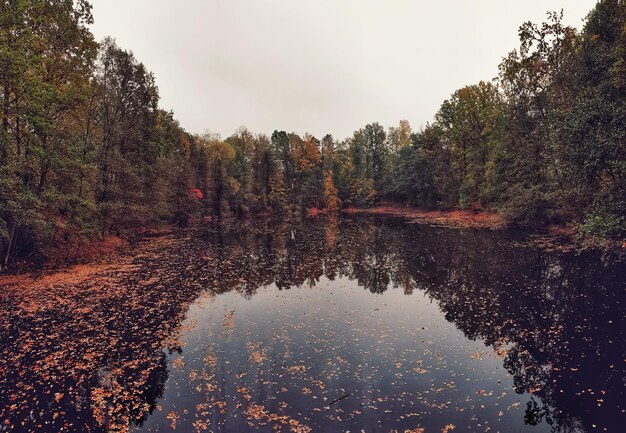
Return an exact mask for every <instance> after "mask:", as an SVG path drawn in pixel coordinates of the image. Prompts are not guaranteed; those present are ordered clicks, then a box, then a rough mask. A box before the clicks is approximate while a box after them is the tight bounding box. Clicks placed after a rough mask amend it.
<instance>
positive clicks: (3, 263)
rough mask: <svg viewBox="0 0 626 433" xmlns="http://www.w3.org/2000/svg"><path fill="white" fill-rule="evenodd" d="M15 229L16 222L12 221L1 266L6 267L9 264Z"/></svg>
mask: <svg viewBox="0 0 626 433" xmlns="http://www.w3.org/2000/svg"><path fill="white" fill-rule="evenodd" d="M16 229H17V224H16V223H15V222H14V221H12V222H11V235H10V236H9V245H7V250H6V253H5V254H4V259H3V260H2V267H3V268H6V267H8V266H9V259H10V258H11V249H12V246H13V244H14V243H15V231H16Z"/></svg>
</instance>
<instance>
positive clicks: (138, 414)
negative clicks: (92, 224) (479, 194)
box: [0, 216, 626, 433]
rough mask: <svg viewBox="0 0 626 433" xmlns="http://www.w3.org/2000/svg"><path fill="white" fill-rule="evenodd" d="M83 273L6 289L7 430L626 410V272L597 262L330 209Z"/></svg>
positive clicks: (491, 236)
mask: <svg viewBox="0 0 626 433" xmlns="http://www.w3.org/2000/svg"><path fill="white" fill-rule="evenodd" d="M81 269H82V268H81ZM82 272H84V275H82V274H81V272H73V273H68V274H65V275H62V276H60V277H57V276H42V277H40V278H35V279H33V280H29V283H28V284H27V285H25V284H24V283H20V284H17V283H6V282H5V283H4V284H3V285H2V284H1V283H0V301H1V302H2V303H1V306H0V350H2V353H3V354H4V356H3V357H2V358H0V432H22V431H24V432H40V431H41V432H48V431H49V432H107V431H131V432H171V431H174V432H196V431H197V432H214V433H216V432H257V431H258V432H294V433H299V432H348V431H349V432H352V433H359V432H396V431H397V432H407V431H408V432H425V433H430V432H433V433H434V432H437V433H440V432H446V433H447V432H451V431H460V432H489V431H490V432H502V433H505V432H534V433H543V432H596V431H598V432H601V431H621V427H622V425H623V423H624V422H625V421H626V419H625V414H624V409H625V407H624V395H623V389H624V385H625V375H624V362H625V359H626V350H625V345H624V321H623V319H624V317H623V316H624V299H625V296H624V292H625V289H626V264H624V263H619V262H615V261H614V260H611V259H609V258H603V257H602V256H601V255H600V254H595V253H584V254H574V253H554V252H545V251H542V250H540V249H538V248H536V247H534V246H533V245H532V243H531V242H530V241H529V238H528V237H527V236H525V235H522V234H519V233H515V232H505V231H493V232H492V231H487V230H478V229H458V228H446V227H435V226H430V225H426V224H417V223H411V222H409V221H406V220H404V219H401V218H394V217H372V216H354V217H341V218H326V217H323V218H322V217H320V218H314V219H307V220H304V221H302V222H299V223H298V224H288V223H270V222H267V221H260V222H257V221H252V222H250V223H248V224H237V225H234V226H229V227H221V226H217V225H216V226H210V227H206V228H203V229H202V230H198V231H197V232H193V233H189V232H187V233H184V234H177V235H169V236H163V237H161V238H153V239H147V240H144V241H142V242H140V243H139V244H138V245H135V246H134V247H133V248H132V249H131V250H130V252H129V253H128V254H127V255H125V256H124V257H123V258H121V259H119V260H116V261H112V262H109V263H105V264H103V265H102V266H99V267H97V268H94V269H86V270H83V271H82ZM0 281H2V280H0Z"/></svg>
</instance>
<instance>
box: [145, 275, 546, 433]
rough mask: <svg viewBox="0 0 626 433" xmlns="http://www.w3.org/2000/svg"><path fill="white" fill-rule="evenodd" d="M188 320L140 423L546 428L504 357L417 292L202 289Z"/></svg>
mask: <svg viewBox="0 0 626 433" xmlns="http://www.w3.org/2000/svg"><path fill="white" fill-rule="evenodd" d="M185 324H186V325H187V326H188V327H189V328H188V330H187V331H185V332H184V334H183V336H182V338H181V339H182V341H183V344H184V345H183V348H182V356H179V355H177V354H176V355H173V356H171V357H170V365H169V371H170V378H169V380H168V382H167V384H166V390H165V393H164V396H163V398H162V399H161V400H160V401H159V402H158V403H157V404H159V405H160V406H161V411H156V412H154V413H153V414H152V415H151V416H150V417H149V418H148V419H147V421H146V423H145V424H144V426H143V428H142V429H141V431H164V430H168V429H169V428H170V425H171V423H172V420H175V421H176V425H177V430H181V431H192V430H193V429H194V424H193V423H194V422H195V427H197V428H200V430H203V429H204V428H205V427H206V429H207V431H209V430H213V431H229V432H230V431H273V429H272V426H274V425H282V424H281V422H284V423H289V422H290V421H291V420H296V421H297V422H298V424H295V425H289V424H287V425H283V429H284V431H290V429H291V428H293V429H294V430H293V431H298V430H297V429H298V428H303V430H302V431H307V430H306V428H304V427H302V426H308V427H311V428H312V429H313V431H356V432H360V431H361V430H364V431H366V432H373V431H392V430H393V429H397V430H399V431H405V430H407V429H416V428H418V427H422V428H425V429H426V432H429V431H432V432H441V431H442V430H444V429H445V428H446V426H448V428H450V425H451V424H452V425H454V426H456V428H457V429H458V430H459V431H476V432H483V431H494V432H496V431H501V432H518V431H519V432H521V431H533V432H543V431H549V426H547V425H546V424H540V425H539V426H536V427H531V426H525V425H524V415H523V414H524V410H525V407H526V403H527V401H528V400H529V399H530V396H529V395H528V394H526V395H518V394H516V393H515V391H514V390H513V388H512V384H513V381H512V378H511V377H510V376H509V375H508V374H507V372H506V370H505V369H504V368H503V366H502V359H501V358H500V357H498V356H497V355H496V354H495V352H494V350H493V349H492V348H487V347H485V345H484V344H483V343H482V342H481V341H471V340H468V339H467V338H466V337H465V336H464V334H463V332H461V331H460V330H459V329H457V328H456V327H455V325H454V324H452V323H450V322H448V321H446V320H445V318H444V316H443V315H442V313H441V311H440V310H439V307H438V305H437V303H436V302H434V301H432V300H431V299H430V298H429V297H428V296H426V295H425V294H424V292H421V291H416V292H415V293H413V294H412V295H405V294H404V293H403V291H402V290H401V289H390V290H388V291H386V292H385V293H384V294H382V295H381V294H372V293H370V292H368V291H364V290H363V289H362V288H360V287H358V285H357V284H356V282H355V281H353V280H349V279H347V278H340V279H337V280H335V281H329V280H328V279H326V278H325V277H323V278H322V279H321V280H320V282H319V283H317V284H316V285H315V286H314V287H298V288H293V289H290V290H283V291H279V290H278V289H277V288H276V287H275V286H274V285H270V286H267V287H265V288H262V289H259V290H258V291H257V292H256V293H255V294H254V295H253V296H252V297H251V298H250V299H245V298H244V297H243V296H242V295H241V294H240V293H236V292H229V293H226V294H222V295H217V296H215V297H201V298H200V300H199V301H197V302H196V303H195V304H193V305H192V306H191V308H190V310H189V313H188V315H187V319H186V323H185ZM209 348H210V349H209ZM207 349H209V350H207ZM208 354H209V355H210V354H213V355H214V356H215V360H216V369H215V371H213V369H212V368H211V366H210V365H207V355H208ZM209 364H210V362H209ZM203 372H204V374H203ZM212 373H215V375H214V376H213V375H212ZM207 384H208V385H207ZM207 389H209V390H210V391H208V390H207ZM348 394H350V395H349V396H347V397H345V398H344V399H342V400H341V401H339V402H337V403H335V404H333V405H332V406H331V407H328V406H327V405H328V404H329V403H331V402H333V401H334V400H336V399H339V398H341V397H344V396H346V395H348ZM248 399H249V401H248ZM222 402H225V403H226V405H225V406H223V409H222V410H221V411H220V405H223V403H222ZM206 403H209V405H210V406H211V407H208V406H202V405H203V404H206ZM198 405H200V406H198ZM254 405H263V409H262V410H261V412H253V411H250V407H253V408H255V406H254ZM185 411H187V412H185ZM202 412H204V414H203V413H202ZM220 412H223V413H220ZM172 413H174V415H172ZM259 413H261V415H260V416H259ZM272 414H275V415H278V416H284V418H281V419H279V420H277V421H272V420H271V416H272ZM168 415H169V419H168ZM255 417H258V418H259V419H254V418H255Z"/></svg>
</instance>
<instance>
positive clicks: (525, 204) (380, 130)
mask: <svg viewBox="0 0 626 433" xmlns="http://www.w3.org/2000/svg"><path fill="white" fill-rule="evenodd" d="M562 17H563V13H562V12H550V13H548V14H547V18H546V22H544V23H541V24H535V23H531V22H527V23H523V24H522V25H521V27H520V28H519V38H520V45H519V47H518V48H517V49H515V50H513V51H511V52H510V53H508V54H506V53H504V54H505V56H504V57H503V59H502V62H501V64H500V65H499V67H498V70H499V73H498V76H497V77H495V78H494V79H492V80H488V79H487V78H488V77H485V78H486V80H485V81H481V82H480V83H476V84H472V85H468V86H466V87H463V88H461V89H458V90H456V91H455V92H454V93H453V94H452V95H451V96H450V97H449V98H448V99H447V100H446V101H444V102H443V103H442V104H441V107H440V109H439V111H438V112H437V113H434V118H433V119H432V121H431V122H430V123H428V124H427V125H426V126H425V127H423V128H421V129H419V130H413V129H412V127H411V125H410V123H409V121H407V120H402V121H400V122H399V124H398V125H397V126H393V127H390V128H385V127H384V126H383V125H380V124H379V123H378V122H373V123H371V124H368V125H365V126H364V127H362V128H360V129H357V130H356V131H355V132H354V134H353V135H352V136H351V137H348V138H345V139H340V138H336V137H333V136H332V135H330V134H329V135H325V136H323V137H314V136H312V135H310V134H304V135H300V134H298V133H295V132H287V131H283V130H275V131H274V132H272V133H271V135H266V134H264V133H255V132H252V131H249V130H248V129H246V128H245V127H242V128H240V129H238V130H237V131H235V132H234V133H233V134H232V135H231V136H229V137H226V138H222V137H219V136H217V135H215V134H211V133H205V134H201V135H198V134H191V133H189V132H187V131H185V130H184V128H182V127H181V125H180V124H179V123H178V121H177V120H176V118H175V116H174V113H172V112H171V111H167V110H166V109H163V108H162V107H160V106H159V90H158V88H157V86H156V84H155V78H154V76H153V74H152V73H151V72H150V71H149V69H148V67H147V66H145V65H144V64H143V63H141V62H140V60H138V59H137V58H135V56H134V55H133V53H132V52H131V51H129V50H127V49H124V48H122V47H119V46H118V45H117V44H116V42H115V40H114V39H111V38H107V39H105V40H104V41H102V42H98V41H96V40H95V38H94V36H93V34H92V33H91V31H90V30H89V26H90V25H91V24H92V23H93V16H92V9H91V5H90V4H89V2H88V1H86V0H77V1H72V0H3V1H0V112H1V116H0V117H1V120H0V122H1V126H0V254H1V255H0V267H3V268H5V267H11V266H14V265H15V264H16V263H18V262H19V261H20V260H32V259H33V258H36V257H45V254H46V253H45V251H46V248H47V247H49V246H51V245H57V246H58V245H60V244H68V245H72V244H74V243H77V242H82V241H85V240H97V239H103V238H105V237H106V236H107V235H109V234H115V235H123V234H124V233H126V232H128V231H131V230H134V229H136V228H138V227H145V226H148V225H157V224H162V223H174V224H177V225H179V226H183V227H184V226H188V225H192V224H196V223H198V222H201V221H205V220H207V219H223V218H231V217H237V218H242V217H245V216H255V215H257V216H264V217H268V216H272V215H273V216H276V215H281V216H289V217H299V216H301V215H305V214H306V213H307V212H308V210H309V209H311V208H317V209H326V210H327V211H328V212H337V211H340V210H341V209H342V208H346V207H369V206H373V205H376V204H377V203H380V202H387V203H395V204H398V205H409V206H415V207H418V208H422V209H476V210H478V209H484V210H489V211H493V212H497V213H498V214H500V215H502V217H503V218H504V219H505V220H506V221H507V223H508V224H509V225H510V226H518V227H535V226H542V225H546V224H560V225H567V226H571V227H575V228H576V231H577V232H578V234H579V235H580V236H583V237H590V238H597V239H623V237H624V234H625V233H626V188H625V186H626V185H625V182H626V1H624V0H601V1H599V2H598V3H597V5H596V7H595V8H594V9H593V10H592V11H591V12H590V14H589V15H588V16H587V17H586V19H585V21H584V25H583V26H582V29H581V30H577V29H575V28H572V27H569V26H565V25H564V24H563V23H562ZM408 55H418V53H412V54H408ZM208 103H211V102H210V101H208ZM293 103H294V104H298V101H297V100H294V101H293ZM410 114H411V113H407V116H410ZM206 122H207V128H209V129H210V127H211V119H207V120H206ZM277 126H278V125H277ZM356 126H357V125H355V127H356Z"/></svg>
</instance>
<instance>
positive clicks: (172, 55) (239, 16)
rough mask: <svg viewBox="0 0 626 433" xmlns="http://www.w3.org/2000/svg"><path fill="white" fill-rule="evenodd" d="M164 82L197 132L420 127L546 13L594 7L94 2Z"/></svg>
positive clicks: (586, 2) (162, 87)
mask: <svg viewBox="0 0 626 433" xmlns="http://www.w3.org/2000/svg"><path fill="white" fill-rule="evenodd" d="M91 3H92V4H93V14H94V19H95V23H94V24H93V26H92V32H93V33H94V35H95V36H96V38H97V39H98V40H102V39H103V38H104V37H105V36H112V37H113V38H115V39H116V40H117V43H118V45H119V46H120V47H122V48H124V49H128V50H131V51H132V52H133V53H134V54H135V56H136V57H137V59H138V60H139V61H141V62H143V63H144V64H145V65H146V67H147V68H148V69H149V70H150V71H152V72H153V73H154V75H155V77H156V82H157V85H158V86H159V91H160V95H161V107H162V108H164V109H166V110H172V111H174V115H175V117H176V118H177V119H178V120H179V121H180V123H181V125H182V126H183V127H184V128H185V129H186V130H187V131H189V132H192V133H203V132H207V131H211V132H214V133H219V134H221V136H222V137H227V136H229V135H230V134H232V133H233V132H234V131H235V130H236V129H237V128H239V127H241V126H246V127H247V128H248V129H250V130H251V131H253V132H259V133H266V134H271V133H272V131H274V130H276V129H278V130H286V131H288V132H297V133H300V134H304V133H311V134H313V135H314V136H317V137H321V136H323V135H325V134H327V133H331V134H333V135H334V136H335V137H336V138H339V139H341V138H345V137H347V136H349V135H351V134H352V132H353V131H355V130H357V129H359V128H361V127H363V126H365V125H366V124H368V123H372V122H379V123H381V124H382V125H383V126H385V127H388V126H394V125H397V124H398V122H399V121H400V120H401V119H407V120H409V122H410V123H411V125H412V126H413V129H419V128H420V127H423V126H424V125H426V123H427V122H429V121H431V120H432V119H433V117H434V115H435V113H436V112H437V110H438V109H439V107H440V106H441V103H442V102H443V101H444V100H446V99H447V98H449V97H450V95H451V94H452V93H453V92H454V91H455V90H457V89H459V88H461V87H463V86H465V85H469V84H475V83H478V82H479V81H480V80H490V79H492V78H494V77H495V76H496V75H497V73H498V64H499V63H500V61H501V60H502V57H504V56H505V55H506V54H507V53H508V52H510V51H511V50H513V49H514V48H516V47H518V46H519V40H518V34H517V30H518V28H519V26H520V25H521V24H522V23H523V22H525V21H529V20H530V21H534V22H541V21H543V20H544V18H545V16H546V12H547V11H548V10H561V9H563V10H564V12H565V17H564V22H565V23H566V24H569V25H572V26H574V27H577V28H579V29H580V28H581V26H582V22H583V18H584V17H585V16H586V15H587V13H588V12H589V11H590V10H591V9H592V8H593V6H594V5H595V3H596V0H525V1H512V0H436V1H435V0H167V1H166V0H92V1H91Z"/></svg>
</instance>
